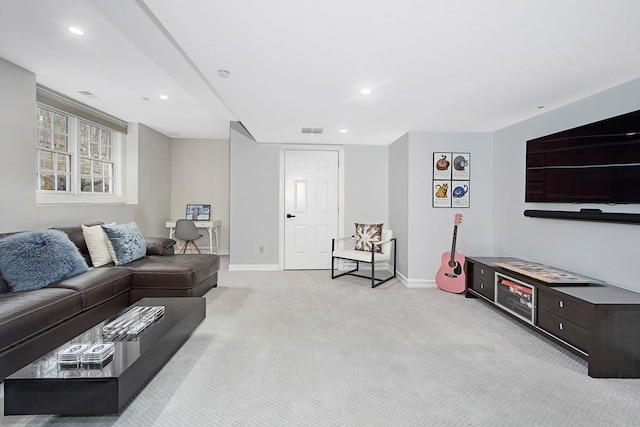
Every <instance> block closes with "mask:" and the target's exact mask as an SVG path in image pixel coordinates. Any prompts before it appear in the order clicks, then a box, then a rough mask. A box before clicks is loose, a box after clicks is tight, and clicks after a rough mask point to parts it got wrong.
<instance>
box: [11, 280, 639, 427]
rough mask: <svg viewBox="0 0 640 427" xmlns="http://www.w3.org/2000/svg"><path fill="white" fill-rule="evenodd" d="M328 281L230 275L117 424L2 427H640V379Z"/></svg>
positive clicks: (433, 294)
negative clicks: (602, 371)
mask: <svg viewBox="0 0 640 427" xmlns="http://www.w3.org/2000/svg"><path fill="white" fill-rule="evenodd" d="M329 276H330V274H329V272H327V271H303V272H228V271H222V272H221V274H220V282H219V283H220V284H219V287H218V288H217V289H213V290H212V291H210V292H209V293H208V294H207V296H206V297H207V300H208V302H207V318H206V320H205V321H204V322H203V323H202V324H201V325H200V327H199V328H198V329H197V330H196V332H195V333H194V335H193V336H192V337H191V339H190V340H189V341H188V342H187V343H186V344H185V345H184V346H183V347H182V349H181V350H180V351H179V352H178V353H177V354H176V355H175V356H174V357H173V358H172V359H171V360H170V361H169V362H168V363H167V365H166V366H165V367H164V368H163V369H162V370H161V371H160V372H159V373H158V374H157V375H156V377H155V378H154V379H153V380H152V381H151V382H150V383H149V384H148V385H147V387H146V388H145V389H144V390H143V391H142V392H141V393H140V394H139V395H138V396H137V398H136V399H135V400H134V401H133V402H132V403H131V404H130V405H129V406H128V407H127V409H126V410H125V411H124V412H123V413H122V414H121V415H120V416H104V417H49V416H36V417H32V416H30V417H22V416H20V417H2V418H1V419H0V424H2V425H3V426H4V425H7V426H47V425H63V426H79V425H98V426H136V427H137V426H172V427H173V426H534V425H540V426H612V425H615V426H638V425H640V405H639V404H638V397H640V380H620V379H594V378H590V377H589V376H587V369H586V363H585V362H584V361H582V360H581V359H579V358H577V357H576V356H574V355H572V354H570V353H568V352H567V351H565V350H563V349H560V348H558V347H557V346H555V345H553V344H551V343H550V342H549V341H547V340H545V339H544V338H542V337H540V336H538V335H537V334H535V333H533V332H532V331H530V330H529V329H528V328H526V327H524V326H522V325H520V324H519V323H517V322H515V321H513V320H511V319H509V318H508V317H506V316H505V315H503V314H501V313H499V312H497V311H496V310H493V309H491V308H490V307H488V306H487V305H486V304H484V303H482V302H481V301H478V300H470V299H465V298H464V297H463V296H462V295H454V294H449V293H446V292H442V291H440V290H438V289H407V288H405V287H404V286H403V285H402V284H401V283H399V282H397V281H395V282H390V283H388V284H386V285H383V286H381V287H379V288H377V289H370V288H369V286H368V282H367V281H366V280H364V279H357V278H340V279H336V280H331V279H330V277H329Z"/></svg>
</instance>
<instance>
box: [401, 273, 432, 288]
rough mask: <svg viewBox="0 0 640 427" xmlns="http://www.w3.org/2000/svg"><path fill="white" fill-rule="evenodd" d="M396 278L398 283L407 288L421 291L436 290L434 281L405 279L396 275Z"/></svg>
mask: <svg viewBox="0 0 640 427" xmlns="http://www.w3.org/2000/svg"><path fill="white" fill-rule="evenodd" d="M398 277H399V278H400V281H401V282H402V283H403V284H404V285H405V286H406V287H407V288H422V289H430V288H437V287H438V285H436V281H435V280H416V279H407V278H406V277H405V276H403V275H402V274H400V273H398Z"/></svg>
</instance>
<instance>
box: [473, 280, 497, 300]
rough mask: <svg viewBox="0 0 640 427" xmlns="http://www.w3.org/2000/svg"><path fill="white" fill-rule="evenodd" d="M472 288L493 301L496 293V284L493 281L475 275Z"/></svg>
mask: <svg viewBox="0 0 640 427" xmlns="http://www.w3.org/2000/svg"><path fill="white" fill-rule="evenodd" d="M471 288H472V289H473V290H474V291H476V292H478V293H480V294H482V295H484V296H485V297H487V298H489V299H490V300H491V301H493V295H494V293H495V285H494V284H493V283H489V282H486V281H484V280H480V279H479V278H477V277H475V275H474V277H473V283H472V285H471Z"/></svg>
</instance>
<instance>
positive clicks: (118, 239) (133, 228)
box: [102, 222, 147, 265]
mask: <svg viewBox="0 0 640 427" xmlns="http://www.w3.org/2000/svg"><path fill="white" fill-rule="evenodd" d="M102 229H103V230H104V232H105V233H107V237H108V238H109V241H108V242H107V246H108V247H109V252H111V258H113V262H115V263H116V265H122V264H127V263H129V262H131V261H135V260H137V259H140V258H142V257H144V256H145V255H146V254H147V244H146V242H145V241H144V237H142V233H140V229H139V228H138V225H137V224H136V223H135V222H130V223H128V224H120V225H103V226H102Z"/></svg>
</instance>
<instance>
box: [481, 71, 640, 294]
mask: <svg viewBox="0 0 640 427" xmlns="http://www.w3.org/2000/svg"><path fill="white" fill-rule="evenodd" d="M638 109H640V79H636V80H633V81H631V82H628V83H626V84H623V85H620V86H618V87H615V88H612V89H610V90H607V91H604V92H601V93H598V94H596V95H593V96H590V97H588V98H585V99H582V100H579V101H577V102H574V103H572V104H569V105H567V106H564V107H561V108H557V109H555V110H552V111H549V112H547V113H545V114H542V115H540V116H537V117H534V118H532V119H529V120H525V121H523V122H520V123H517V124H515V125H513V126H510V127H507V128H505V129H502V130H500V131H498V132H495V134H494V143H495V152H494V155H495V160H494V164H495V165H496V173H497V174H496V179H495V182H494V191H493V193H494V198H493V204H494V215H495V232H494V246H495V250H494V252H495V254H496V255H508V256H515V257H518V258H522V259H525V260H529V261H535V262H542V263H545V264H548V265H552V266H555V267H558V268H562V269H565V270H569V271H574V272H576V273H580V274H585V275H587V276H591V277H595V278H598V279H602V280H605V281H607V282H609V283H612V284H615V285H618V286H622V287H626V288H630V289H634V290H638V291H640V281H639V280H638V279H637V278H636V277H635V271H634V270H633V268H630V267H631V266H633V265H634V263H635V262H637V261H636V256H637V248H636V247H637V242H638V241H640V226H638V225H630V224H613V223H603V222H583V221H570V220H556V219H541V218H528V217H525V216H524V215H523V211H524V210H525V209H545V210H567V211H578V210H579V209H580V208H585V207H586V208H599V209H602V210H603V211H604V212H627V213H640V205H617V206H609V205H596V204H580V205H572V204H556V203H553V204H551V203H525V202H524V183H525V144H526V141H527V140H528V139H532V138H536V137H540V136H544V135H548V134H550V133H554V132H558V131H562V130H566V129H570V128H573V127H576V126H580V125H584V124H588V123H592V122H594V121H598V120H602V119H606V118H609V117H613V116H616V115H619V114H623V113H627V112H630V111H634V110H638Z"/></svg>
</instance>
